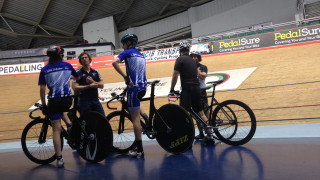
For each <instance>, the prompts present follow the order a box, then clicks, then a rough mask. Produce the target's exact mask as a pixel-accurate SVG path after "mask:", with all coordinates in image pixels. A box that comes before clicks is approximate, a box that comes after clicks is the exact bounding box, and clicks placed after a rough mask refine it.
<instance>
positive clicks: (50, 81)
mask: <svg viewBox="0 0 320 180" xmlns="http://www.w3.org/2000/svg"><path fill="white" fill-rule="evenodd" d="M63 51H64V50H63V48H62V47H55V48H52V49H48V51H47V55H48V56H49V57H50V58H49V63H48V64H47V65H46V66H44V67H43V68H42V69H41V71H40V76H39V83H38V84H39V85H40V98H41V102H42V105H43V110H42V113H43V114H48V115H49V118H50V120H51V125H52V129H53V145H54V149H55V153H56V156H57V166H58V167H62V166H63V165H64V161H63V158H62V151H61V139H60V137H61V136H60V134H61V118H62V115H63V112H67V111H68V110H69V108H70V107H71V105H72V97H71V95H72V93H71V88H70V77H71V75H72V76H73V77H74V78H76V79H79V75H78V73H77V72H76V71H75V70H74V68H73V67H72V66H71V65H70V64H69V63H67V62H63V61H62V58H63ZM46 86H48V89H49V94H48V105H46V100H45V95H46Z"/></svg>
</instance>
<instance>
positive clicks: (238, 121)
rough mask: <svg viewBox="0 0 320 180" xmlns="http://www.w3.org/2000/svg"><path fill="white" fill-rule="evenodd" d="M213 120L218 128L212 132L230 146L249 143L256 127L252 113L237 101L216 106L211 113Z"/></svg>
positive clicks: (247, 107)
mask: <svg viewBox="0 0 320 180" xmlns="http://www.w3.org/2000/svg"><path fill="white" fill-rule="evenodd" d="M229 109H232V110H231V111H230V110H229ZM230 112H231V114H230ZM213 120H214V123H215V125H216V127H218V129H215V130H214V132H215V134H216V135H217V137H218V138H219V139H220V140H221V141H222V142H224V143H226V144H229V145H232V146H240V145H243V144H245V143H247V142H249V141H250V140H251V139H252V137H253V136H254V134H255V131H256V126H257V124H256V118H255V115H254V113H253V111H252V110H251V109H250V107H249V106H248V105H246V104H245V103H243V102H241V101H238V100H227V101H224V102H222V103H220V104H218V105H217V107H216V108H215V109H214V111H213Z"/></svg>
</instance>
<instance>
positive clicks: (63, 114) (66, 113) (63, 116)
mask: <svg viewBox="0 0 320 180" xmlns="http://www.w3.org/2000/svg"><path fill="white" fill-rule="evenodd" d="M61 118H62V120H63V121H64V122H65V123H66V124H71V121H70V119H69V117H68V112H63V113H62V117H61Z"/></svg>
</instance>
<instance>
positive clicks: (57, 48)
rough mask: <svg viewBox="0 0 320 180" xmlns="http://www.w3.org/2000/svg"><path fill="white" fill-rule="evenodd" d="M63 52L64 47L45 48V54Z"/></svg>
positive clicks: (57, 54)
mask: <svg viewBox="0 0 320 180" xmlns="http://www.w3.org/2000/svg"><path fill="white" fill-rule="evenodd" d="M63 53H64V49H63V48H62V47H59V46H58V47H54V48H49V49H48V50H47V56H49V57H51V56H59V55H60V54H63Z"/></svg>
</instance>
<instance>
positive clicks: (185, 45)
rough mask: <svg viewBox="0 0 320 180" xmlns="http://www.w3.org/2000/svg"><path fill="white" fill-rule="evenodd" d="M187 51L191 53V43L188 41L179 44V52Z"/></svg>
mask: <svg viewBox="0 0 320 180" xmlns="http://www.w3.org/2000/svg"><path fill="white" fill-rule="evenodd" d="M181 50H187V51H190V43H189V42H188V41H182V42H180V44H179V51H181Z"/></svg>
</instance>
